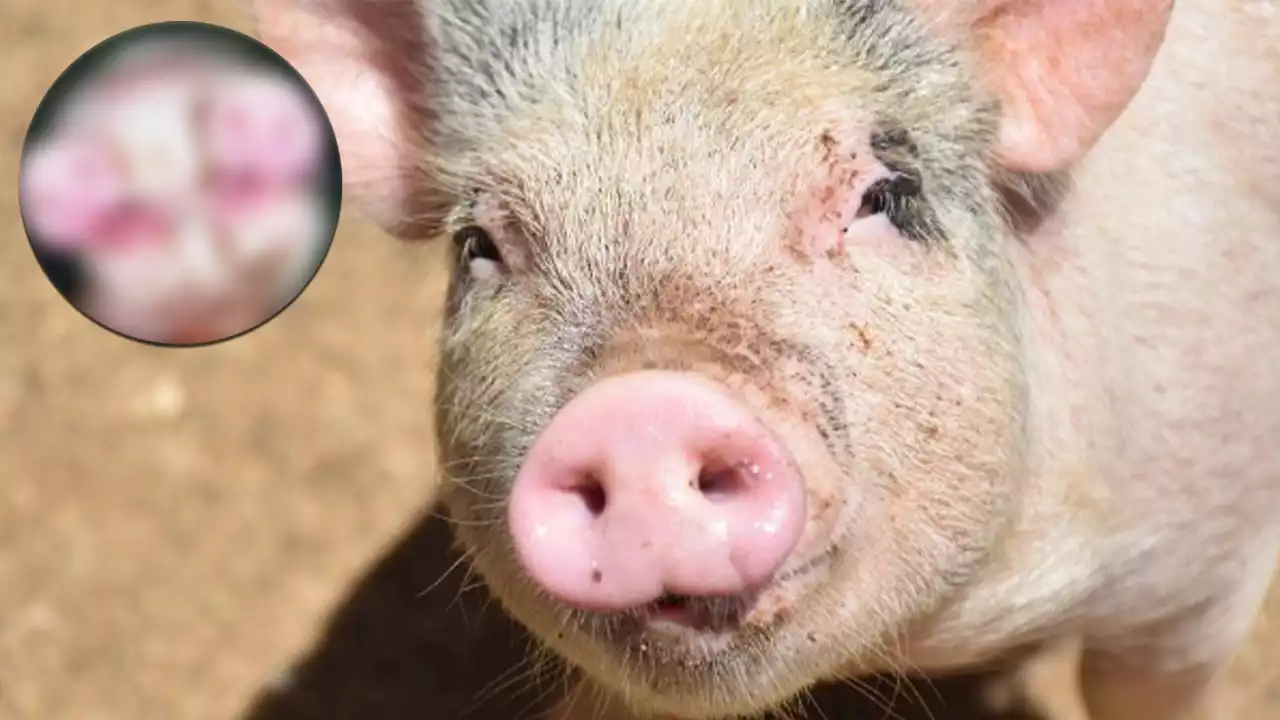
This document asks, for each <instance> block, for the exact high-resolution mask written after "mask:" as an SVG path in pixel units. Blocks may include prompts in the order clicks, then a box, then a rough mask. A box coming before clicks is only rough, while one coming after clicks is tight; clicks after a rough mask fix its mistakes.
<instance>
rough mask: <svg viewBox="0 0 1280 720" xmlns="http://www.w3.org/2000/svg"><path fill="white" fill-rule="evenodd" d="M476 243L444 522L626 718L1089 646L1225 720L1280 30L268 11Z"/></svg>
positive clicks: (1278, 543) (1226, 9)
mask: <svg viewBox="0 0 1280 720" xmlns="http://www.w3.org/2000/svg"><path fill="white" fill-rule="evenodd" d="M252 6H253V14H254V16H255V19H256V23H257V25H256V27H257V28H258V32H259V35H260V37H262V38H263V39H264V41H265V42H266V43H267V44H268V45H270V46H272V47H273V48H275V49H276V50H277V51H278V52H280V53H281V54H282V55H283V56H284V57H285V58H286V59H288V60H290V62H291V63H292V64H293V65H294V66H295V67H296V68H298V70H299V71H300V72H301V74H302V75H303V76H304V77H306V78H307V79H308V82H309V83H310V84H311V85H312V87H313V88H314V89H315V90H316V92H317V94H318V96H319V97H320V99H321V101H322V103H323V104H324V105H325V106H326V108H327V111H328V113H329V114H330V118H331V120H332V121H333V123H334V126H335V129H336V132H337V137H338V142H339V147H340V149H341V151H342V156H343V162H344V176H345V178H346V179H347V182H348V187H347V197H349V198H351V199H353V200H354V201H355V202H356V203H357V204H358V205H360V207H361V208H362V209H363V211H364V212H365V214H367V215H368V216H369V217H370V218H371V219H372V220H374V221H375V222H377V223H379V224H380V225H381V226H382V227H384V228H385V229H386V231H387V232H388V233H389V234H391V235H394V236H397V237H400V238H405V239H432V238H449V239H450V240H451V243H452V246H451V251H450V258H451V262H452V280H451V282H450V287H449V289H448V302H447V309H446V313H445V318H444V321H443V329H442V333H441V338H440V364H439V370H438V379H439V382H438V389H437V398H436V405H435V407H436V424H437V430H436V434H437V444H438V448H439V452H440V456H441V457H440V459H441V467H442V470H443V475H444V478H443V479H444V484H443V488H442V490H441V493H442V497H441V499H442V502H443V503H444V507H445V508H446V509H447V511H448V515H449V516H450V518H451V519H452V520H453V521H454V526H455V535H456V538H457V540H458V543H459V545H460V547H461V548H462V549H464V550H465V551H466V553H467V554H468V556H469V559H470V562H471V564H472V565H473V567H474V569H475V570H476V571H477V572H478V573H479V574H480V576H482V577H483V579H484V580H485V582H486V584H487V585H488V587H489V589H490V591H491V592H492V593H493V595H494V596H495V597H496V598H497V599H498V600H499V601H500V602H501V604H502V605H503V607H504V608H505V609H506V611H507V612H508V613H509V614H510V615H511V616H512V617H514V618H515V619H516V620H518V621H519V622H520V623H522V624H523V625H525V626H526V627H527V628H529V629H530V630H531V632H532V633H533V634H534V635H535V636H536V637H537V638H539V639H540V641H541V643H542V644H543V645H544V646H545V647H546V648H549V649H550V650H551V651H553V653H554V655H555V656H557V657H559V658H562V659H563V660H564V661H565V662H566V664H567V666H568V667H570V668H573V669H574V675H575V676H577V677H578V678H580V680H578V682H580V683H581V684H580V686H579V687H578V688H576V689H575V690H573V691H572V692H570V693H568V695H567V696H566V697H565V699H564V701H563V702H561V703H560V704H559V705H558V706H557V707H556V709H555V710H554V714H555V716H556V717H560V718H576V717H605V718H610V719H618V720H624V719H628V718H653V717H669V718H686V719H690V720H692V719H710V718H731V717H752V716H756V715H758V714H761V713H764V712H767V711H769V710H771V709H779V708H781V709H787V708H791V709H794V708H795V705H794V702H795V701H796V699H797V698H798V697H800V696H802V695H803V694H804V693H805V692H806V690H807V689H808V688H810V687H812V686H813V685H814V684H815V683H818V682H821V681H825V680H832V679H837V678H849V677H858V676H860V675H864V674H868V673H872V672H879V671H896V670H918V671H921V672H924V673H947V672H951V671H954V670H957V669H960V668H964V667H969V666H973V665H975V664H979V663H982V662H986V661H989V660H992V659H997V658H1000V657H1003V656H1005V655H1006V654H1008V653H1011V652H1014V651H1016V650H1017V649H1019V648H1023V647H1029V646H1036V645H1038V644H1042V643H1049V642H1053V641H1055V640H1057V639H1060V638H1071V639H1073V640H1075V639H1078V640H1079V642H1080V644H1081V646H1082V647H1083V648H1084V649H1083V652H1082V655H1081V662H1082V666H1081V674H1080V677H1081V694H1082V696H1083V700H1084V703H1085V705H1086V707H1087V709H1088V713H1089V715H1090V716H1091V717H1092V718H1093V719H1094V720H1128V719H1132V718H1144V719H1146V720H1173V719H1174V718H1183V717H1191V716H1192V714H1193V713H1196V712H1204V713H1206V715H1207V716H1209V717H1222V716H1223V715H1222V714H1221V713H1222V712H1223V711H1222V708H1223V707H1225V706H1223V705H1221V704H1219V703H1221V702H1223V701H1224V697H1223V696H1222V695H1221V694H1219V693H1218V692H1216V690H1215V687H1216V686H1215V683H1214V682H1213V680H1214V678H1215V676H1216V673H1217V671H1218V670H1219V669H1220V668H1221V667H1222V666H1223V664H1224V663H1225V662H1226V661H1227V660H1228V659H1229V658H1230V657H1231V656H1232V654H1233V652H1234V650H1235V649H1236V648H1237V647H1238V646H1239V644H1240V643H1241V641H1242V639H1243V638H1244V637H1245V636H1246V635H1247V633H1248V631H1249V629H1250V626H1251V624H1252V622H1253V619H1254V617H1255V615H1256V613H1257V612H1258V610H1259V607H1260V603H1261V600H1262V598H1263V596H1264V593H1265V591H1266V589H1267V586H1268V583H1269V581H1270V578H1271V576H1272V574H1273V571H1274V568H1275V565H1276V560H1277V551H1278V549H1280V453H1278V452H1277V449H1276V438H1277V437H1280V410H1277V408H1280V369H1278V367H1277V366H1278V362H1277V360H1276V358H1277V357H1280V143H1277V141H1276V138H1277V137H1280V82H1277V81H1276V79H1277V78H1280V53H1277V52H1276V50H1275V48H1276V47H1280V12H1277V8H1276V6H1275V4H1274V3H1273V2H1269V1H1266V0H1263V1H1258V0H1254V1H1249V2H1247V1H1245V0H1227V1H1223V0H1182V2H1179V3H1178V4H1177V6H1176V9H1175V7H1174V3H1173V2H1172V0H1082V1H1081V2H1075V3H1055V2H1049V1H1048V0H1021V1H1020V2H1015V1H1014V0H975V1H974V2H963V3H962V2H944V1H943V0H910V1H907V2H895V1H893V0H704V1H703V2H675V1H665V2H664V1H662V0H465V1H464V0H416V1H407V0H406V1H404V2H398V1H396V0H380V1H378V2H374V1H372V0H369V1H365V2H361V1H359V0H309V1H304V0H255V1H254V2H253V3H252Z"/></svg>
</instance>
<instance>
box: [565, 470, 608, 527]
mask: <svg viewBox="0 0 1280 720" xmlns="http://www.w3.org/2000/svg"><path fill="white" fill-rule="evenodd" d="M573 492H575V493H577V494H578V496H579V497H580V498H582V505H583V507H585V508H586V509H587V512H589V513H591V515H592V516H595V517H599V516H600V514H601V513H603V512H604V508H605V505H607V504H608V500H609V498H608V497H607V496H606V495H605V492H604V483H602V482H600V480H599V479H598V478H596V477H593V476H590V475H588V476H587V477H586V480H585V482H583V483H582V484H581V485H578V486H576V487H574V488H573Z"/></svg>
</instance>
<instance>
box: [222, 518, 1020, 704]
mask: <svg viewBox="0 0 1280 720" xmlns="http://www.w3.org/2000/svg"><path fill="white" fill-rule="evenodd" d="M455 563H459V555H458V553H457V552H456V551H455V550H454V549H453V548H452V547H451V541H450V535H449V529H448V526H447V524H446V522H445V521H444V520H442V519H440V518H439V517H436V516H435V515H428V516H426V517H424V519H423V520H422V521H421V522H420V523H418V524H417V526H416V527H415V528H414V529H413V530H412V531H411V532H409V533H408V534H407V535H406V536H405V537H403V538H402V539H401V540H400V542H398V543H397V544H396V545H395V546H394V547H393V549H392V550H391V551H390V552H389V553H387V554H386V555H385V556H384V557H383V558H382V560H381V562H379V563H378V564H377V565H376V566H375V567H373V569H372V570H371V571H370V572H369V573H368V574H367V575H366V576H365V577H363V578H362V579H361V580H360V581H359V582H358V583H357V584H356V585H355V589H354V591H353V592H351V593H350V594H349V595H348V596H347V598H346V599H345V601H343V602H341V603H340V604H339V605H338V607H337V610H336V611H335V613H334V614H333V615H332V617H331V620H330V622H329V624H328V627H327V628H326V629H325V631H324V632H323V634H322V636H321V640H320V642H319V643H317V645H316V646H315V648H314V649H313V651H312V652H311V654H310V656H309V657H307V658H304V659H303V660H302V661H301V662H300V663H299V664H298V665H297V666H296V667H295V669H294V670H293V671H292V672H291V673H290V674H289V677H287V678H283V679H282V680H281V682H280V683H278V684H277V685H276V686H275V687H273V688H270V689H268V690H266V691H265V692H264V693H263V694H262V695H261V696H260V697H259V698H258V700H257V702H256V703H255V705H254V707H253V708H252V709H251V710H250V711H249V712H248V713H246V714H245V716H244V718H243V720H349V719H350V718H377V719H378V720H422V719H425V718H449V719H459V720H461V719H463V718H466V719H467V720H513V719H515V718H536V717H539V715H540V714H541V711H544V710H545V709H546V701H545V699H546V698H549V697H550V696H551V695H552V693H553V692H554V690H555V687H554V686H552V685H550V684H543V685H538V684H537V682H536V680H534V679H532V678H531V677H530V672H529V671H530V665H529V664H528V663H527V662H525V661H524V658H525V657H526V650H527V648H528V647H529V645H530V640H529V637H528V635H526V634H525V633H524V632H523V631H522V629H521V628H519V627H518V626H517V625H516V624H515V623H514V622H512V621H511V620H510V619H508V618H507V617H506V615H505V614H504V613H503V612H502V611H501V609H500V608H499V607H498V606H497V604H496V603H494V602H492V601H491V599H490V597H489V596H488V595H487V593H486V592H485V589H484V588H483V587H482V586H480V585H478V583H476V582H475V581H474V579H471V580H468V579H467V573H466V572H465V571H464V570H463V569H462V565H461V564H458V565H457V566H456V567H455ZM442 576H445V577H444V579H443V580H440V578H441V577H442ZM438 580H439V583H438V584H435V583H437V581H438ZM464 583H467V585H466V586H465V590H464ZM433 584H435V586H434V587H432V586H433ZM426 588H431V589H430V591H429V592H424V589H426ZM985 679H987V676H984V675H975V676H963V677H955V678H949V679H945V680H935V681H932V682H923V681H916V682H912V681H907V682H908V683H910V684H903V682H902V681H901V679H893V678H883V679H879V680H877V681H875V682H873V683H872V684H871V686H870V687H869V688H867V689H864V690H862V691H859V690H856V689H854V688H852V687H850V686H847V685H838V686H837V685H832V686H828V687H823V688H821V689H820V690H819V691H818V692H817V693H815V698H814V699H815V702H814V705H816V706H817V709H816V710H814V711H813V712H811V713H810V714H811V716H812V717H814V718H828V719H830V720H836V719H839V718H881V717H886V718H887V717H894V718H899V719H900V720H1039V717H1040V716H1038V715H1034V714H1032V713H1031V711H1029V710H1017V711H1012V712H1004V713H1001V714H996V713H993V712H990V711H985V710H984V709H983V708H984V703H983V701H982V698H981V690H982V689H983V687H984V685H983V681H984V680H985Z"/></svg>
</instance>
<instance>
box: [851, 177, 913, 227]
mask: <svg viewBox="0 0 1280 720" xmlns="http://www.w3.org/2000/svg"><path fill="white" fill-rule="evenodd" d="M919 194H920V181H919V179H917V178H916V177H915V176H913V175H910V174H907V173H894V174H893V175H892V176H890V177H887V178H882V179H880V180H877V181H876V182H875V183H873V184H872V185H871V187H869V188H867V190H866V192H865V193H863V195H862V205H861V206H859V207H858V214H857V216H856V217H857V218H858V219H862V218H868V217H871V216H873V215H884V216H885V217H886V218H887V219H888V220H889V222H891V223H893V224H894V225H896V226H898V227H899V228H901V227H903V222H904V220H905V218H904V215H905V214H907V213H909V212H910V206H911V204H912V201H913V200H915V199H916V198H917V197H918V196H919Z"/></svg>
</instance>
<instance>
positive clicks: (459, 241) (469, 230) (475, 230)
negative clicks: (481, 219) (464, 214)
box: [453, 225, 502, 273]
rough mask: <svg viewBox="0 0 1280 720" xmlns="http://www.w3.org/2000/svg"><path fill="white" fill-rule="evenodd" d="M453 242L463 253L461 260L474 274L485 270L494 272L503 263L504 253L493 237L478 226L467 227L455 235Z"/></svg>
mask: <svg viewBox="0 0 1280 720" xmlns="http://www.w3.org/2000/svg"><path fill="white" fill-rule="evenodd" d="M453 242H454V244H455V245H457V247H458V250H459V252H461V255H462V257H461V260H462V262H463V263H464V264H466V265H467V266H469V267H470V268H471V269H472V271H473V273H474V272H476V271H478V270H481V269H482V267H481V266H483V269H485V270H494V269H496V268H495V267H494V266H496V265H500V264H501V263H502V253H501V252H500V251H499V250H498V246H497V245H496V244H494V242H493V237H491V236H490V235H489V233H488V232H486V231H485V230H484V229H483V228H481V227H479V226H478V225H467V226H466V227H464V228H462V229H461V230H459V231H457V232H456V233H454V234H453Z"/></svg>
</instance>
